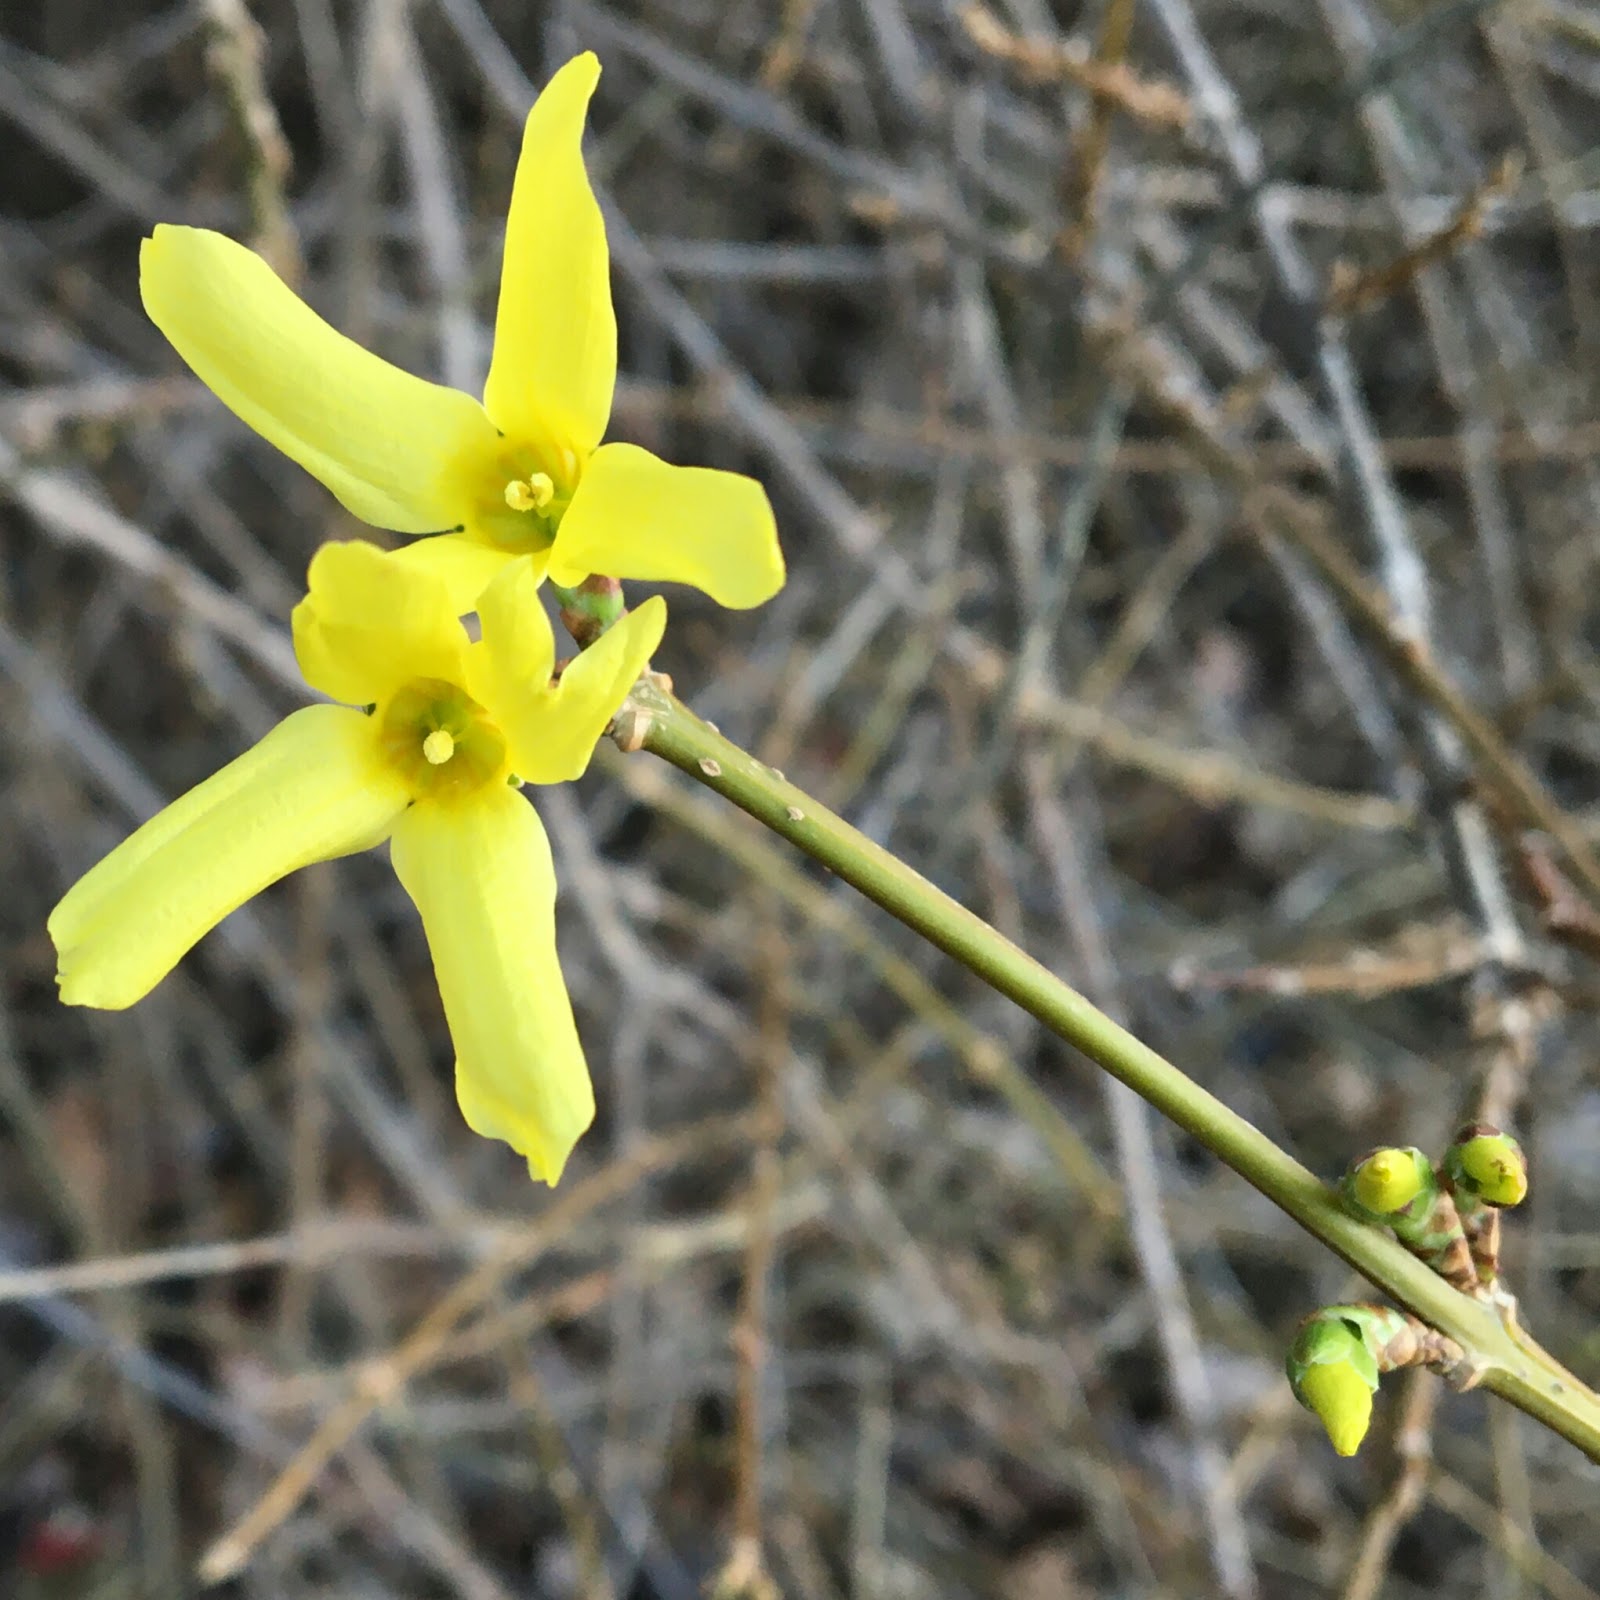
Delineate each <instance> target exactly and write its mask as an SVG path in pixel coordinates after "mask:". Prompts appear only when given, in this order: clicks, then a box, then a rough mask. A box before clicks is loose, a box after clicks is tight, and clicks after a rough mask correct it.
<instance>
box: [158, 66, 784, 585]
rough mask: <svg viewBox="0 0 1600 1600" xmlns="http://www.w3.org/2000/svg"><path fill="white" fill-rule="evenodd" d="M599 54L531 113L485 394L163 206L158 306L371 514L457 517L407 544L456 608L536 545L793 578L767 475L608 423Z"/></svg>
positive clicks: (205, 371)
mask: <svg viewBox="0 0 1600 1600" xmlns="http://www.w3.org/2000/svg"><path fill="white" fill-rule="evenodd" d="M599 76H600V63H599V62H598V61H597V60H596V59H595V57H594V56H593V55H592V54H586V55H581V56H577V57H575V58H574V59H573V60H571V61H569V62H568V63H567V64H566V65H565V66H564V67H562V68H561V70H560V71H559V72H557V73H556V75H555V76H554V77H553V78H552V79H551V80H550V83H549V85H548V86H547V87H546V89H545V91H544V93H543V94H542V95H540V96H539V99H538V101H537V102H536V103H535V105H534V107H533V110H532V111H531V112H530V113H529V115H528V122H527V128H526V131H525V132H524V135H523V141H522V155H521V159H520V160H519V162H518V164H517V175H516V181H515V183H514V185H513V188H512V193H511V210H510V215H509V216H508V218H507V220H506V241H505V258H504V263H503V268H502V273H501V278H500V304H499V312H498V315H497V317H496V321H495V334H494V357H493V360H492V361H491V363H490V367H489V378H488V382H487V384H486V386H485V388H484V394H483V403H482V404H481V405H480V404H479V403H478V401H477V400H476V399H474V398H473V397H472V396H471V395H468V394H463V393H462V392H461V391H460V390H457V389H448V388H445V387H443V386H441V385H439V384H436V383H428V382H425V381H424V380H423V379H421V378H417V377H413V376H412V375H411V374H410V373H407V372H402V371H401V370H400V369H399V368H398V367H393V366H391V365H390V364H389V363H388V362H386V361H383V360H381V359H380V358H379V357H378V356H375V355H373V354H372V353H371V352H370V351H367V350H364V349H362V348H361V346H360V345H358V344H355V343H353V342H352V341H351V340H349V339H346V338H345V337H344V336H343V335H342V334H339V333H336V332H335V331H334V330H333V329H332V328H331V327H329V326H328V324H327V323H326V322H324V321H323V320H322V319H321V318H320V317H319V316H317V314H316V313H315V312H314V311H312V310H311V309H310V308H309V307H308V306H306V305H305V304H304V303H303V302H302V301H301V300H299V299H298V298H297V297H296V296H295V295H294V294H293V293H292V292H291V290H290V289H289V288H288V287H287V285H285V284H284V283H283V282H282V281H281V280H280V279H279V278H278V277H277V276H276V275H275V274H274V273H273V271H272V269H271V268H270V267H269V266H268V265H267V264H266V262H265V261H263V260H262V259H261V258H260V257H259V256H256V255H254V254H252V253H251V252H250V251H249V250H246V249H245V248H244V247H243V246H242V245H239V244H235V243H234V242H233V241H232V240H231V239H227V238H224V237H223V236H222V235H221V234H218V233H212V232H209V231H208V230H205V229H201V228H179V227H166V226H163V227H158V228H157V229H156V230H155V233H154V234H153V236H152V237H151V238H149V239H146V240H145V242H144V246H143V249H142V250H141V252H140V262H139V264H140V277H139V285H140V291H141V293H142V295H143V297H144V304H145V309H146V310H147V311H148V312H149V313H150V316H151V318H152V320H153V321H154V322H155V324H156V326H157V327H158V328H160V329H161V331H162V332H163V333H164V334H165V335H166V336H167V338H168V339H170V340H171V341H172V343H173V345H174V346H175V347H176V348H177V351H178V353H179V354H180V355H181V356H182V357H183V359H184V360H185V361H187V362H188V363H189V365H190V366H191V367H192V368H193V369H194V371H195V373H196V374H197V375H198V376H199V377H200V378H201V380H202V381H203V382H205V383H206V384H207V385H208V386H209V387H210V388H211V389H212V390H213V391H214V392H215V394H216V395H217V397H218V398H219V399H220V400H222V402H223V403H224V404H225V405H227V406H228V407H229V408H230V409H231V410H233V411H234V412H235V413H236V414H237V415H238V416H239V417H240V418H241V419H242V420H243V421H245V422H246V423H248V424H249V425H250V427H252V428H254V429H255V430H256V432H257V433H259V434H261V435H263V436H264V437H265V438H267V439H270V440H271V441H272V442H273V443H274V444H275V445H277V447H278V448H279V449H280V450H282V451H283V452H284V453H285V454H286V455H289V456H291V457H293V459H294V460H296V461H298V462H299V463H300V465H301V466H303V467H304V468H305V469H306V470H307V471H308V472H310V473H311V474H312V475H313V476H315V477H317V478H318V479H320V480H321V481H322V482H323V483H324V484H326V485H327V487H328V488H329V489H331V490H332V491H333V493H334V494H335V495H336V496H337V497H338V498H339V500H340V501H341V502H342V503H343V504H344V505H345V506H346V507H347V508H348V509H349V510H350V511H351V512H353V513H354V514H355V515H356V516H357V517H359V518H361V520H362V521H364V522H368V523H371V524H372V525H373V526H375V527H379V528H389V529H392V530H394V531H395V532H398V533H407V534H421V533H446V534H448V537H446V538H444V539H439V540H427V541H424V542H422V543H421V544H418V545H415V546H412V547H410V549H409V550H408V551H406V552H404V554H405V555H406V556H407V557H408V558H409V559H412V560H415V561H417V562H419V563H420V564H424V565H427V566H430V567H432V568H434V569H435V570H437V571H439V572H440V573H441V575H442V576H444V577H445V579H446V580H447V581H448V582H449V583H450V585H451V589H452V593H453V595H454V597H455V601H456V607H457V610H458V611H463V612H464V611H468V610H470V609H471V607H472V602H473V601H474V600H476V598H477V596H478V594H479V593H480V592H481V591H482V589H483V586H484V584H485V583H486V582H487V581H488V579H489V577H491V576H492V575H493V573H494V572H495V571H496V570H498V567H499V566H500V565H501V564H502V563H503V562H504V561H505V560H507V559H508V558H509V557H511V556H517V555H524V554H527V555H531V556H533V558H534V560H535V562H536V563H537V564H538V569H539V571H540V572H541V574H542V573H543V572H544V570H545V569H546V568H548V574H549V576H550V577H551V579H552V580H553V581H554V582H556V583H558V584H561V585H563V586H567V587H570V586H572V585H574V584H577V583H580V582H581V581H582V580H583V579H584V578H586V577H588V576H589V575H590V574H591V573H599V574H602V575H604V576H606V577H611V578H638V579H643V580H646V581H655V582H670V583H688V584H693V585H694V586H695V587H697V588H699V589H703V590H704V591H705V592H706V593H707V594H709V595H710V596H711V597H712V598H713V599H714V600H717V601H719V602H720V603H721V604H723V605H726V606H754V605H759V604H760V603H761V602H762V601H764V600H769V599H771V597H772V596H773V595H774V594H776V593H777V591H778V589H779V588H780V587H782V584H783V578H784V569H783V557H782V555H781V554H780V552H779V549H778V540H777V529H776V526H775V524H774V521H773V516H772V508H771V506H770V505H769V504H768V502H767V497H766V493H765V491H764V490H763V489H762V488H761V486H760V484H758V483H757V482H755V480H754V479H752V478H746V477H741V476H739V475H738V474H736V473H731V472H716V471H711V470H709V469H707V468H702V467H674V466H669V465H668V464H667V463H666V462H664V461H660V460H658V459H657V458H656V457H655V456H653V455H651V454H650V453H649V452H648V451H646V450H641V449H639V448H638V447H637V446H635V445H631V444H606V445H602V444H601V443H600V440H601V438H602V436H603V435H604V433H605V429H606V423H607V421H608V419H609V417H610V414H611V399H612V390H613V389H614V387H615V384H616V376H617V323H616V315H615V313H614V312H613V310H612V305H611V280H610V266H609V255H608V252H607V249H606V235H605V225H604V223H603V221H602V220H601V216H600V208H599V205H598V204H597V203H596V201H595V197H594V192H593V190H592V189H591V188H590V187H589V179H588V175H587V173H586V172H585V171H584V166H583V152H582V140H583V123H584V114H585V111H586V110H587V108H588V104H589V97H590V96H591V95H592V94H593V92H594V87H595V84H596V82H597V81H598V79H599Z"/></svg>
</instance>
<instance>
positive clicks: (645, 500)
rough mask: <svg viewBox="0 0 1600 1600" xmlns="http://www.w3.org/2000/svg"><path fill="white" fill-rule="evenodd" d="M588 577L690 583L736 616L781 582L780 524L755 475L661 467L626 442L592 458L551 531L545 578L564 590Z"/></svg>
mask: <svg viewBox="0 0 1600 1600" xmlns="http://www.w3.org/2000/svg"><path fill="white" fill-rule="evenodd" d="M593 572H598V573H602V574H604V575H605V576H606V577H608V578H638V579H641V580H643V581H645V582H654V583H688V584H693V585H694V587H695V588H697V589H703V590H704V591H705V592H706V593H707V594H708V595H710V596H711V598H712V599H713V600H715V601H717V602H718V604H720V605H725V606H733V607H735V608H739V609H742V608H744V607H746V606H758V605H760V604H761V603H762V602H763V601H764V600H770V599H771V598H772V597H773V595H775V594H776V593H777V592H778V590H779V589H781V588H782V587H783V578H784V571H783V553H782V552H781V551H780V550H779V549H778V526H777V523H776V522H775V521H774V519H773V515H772V507H771V505H770V504H769V503H768V501H767V495H766V491H765V490H764V489H763V488H762V487H761V485H760V484H759V483H757V482H756V481H755V479H754V478H744V477H741V476H740V475H739V474H738V473H736V472H715V471H712V470H711V469H710V468H708V467H674V466H669V465H668V464H667V463H666V462H665V461H661V460H658V459H657V458H656V457H655V456H653V455H651V454H650V452H649V451H648V450H641V449H639V448H638V446H637V445H631V444H608V445H604V446H602V447H601V448H600V449H599V450H597V451H596V452H595V454H594V456H593V457H592V458H591V459H590V461H589V464H588V466H587V467H586V468H585V469H584V473H583V477H582V478H581V479H580V480H579V483H578V492H577V494H576V495H575V496H574V497H573V500H572V504H571V506H569V507H568V509H567V514H566V515H565V516H564V517H563V518H562V520H561V526H560V527H559V528H558V529H557V530H556V540H555V545H554V547H553V548H552V549H551V551H550V577H551V579H552V581H553V582H555V583H559V584H561V585H562V586H563V587H564V588H570V587H571V586H572V585H573V584H576V583H581V582H582V581H583V580H584V579H585V578H586V577H588V576H589V574H590V573H593Z"/></svg>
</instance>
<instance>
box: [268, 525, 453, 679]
mask: <svg viewBox="0 0 1600 1600" xmlns="http://www.w3.org/2000/svg"><path fill="white" fill-rule="evenodd" d="M306 583H307V587H308V589H309V591H310V592H309V593H308V594H307V595H306V597H305V599H304V600H302V601H301V602H300V604H299V605H297V606H296V607H295V608H294V612H293V615H292V617H291V619H290V621H291V625H292V627H293V629H294V651H295V656H296V657H297V659H298V660H299V662H300V671H301V672H302V673H303V674H304V675H305V680H306V682H307V683H309V684H310V685H311V687H312V688H313V689H320V690H321V691H322V692H323V693H324V694H326V695H331V696H332V697H333V698H334V699H335V700H343V701H344V702H345V703H346V704H347V705H370V704H372V703H373V702H375V701H379V700H386V699H387V698H388V697H389V696H390V695H391V694H393V693H394V691H395V690H396V689H398V688H399V687H400V686H401V685H402V684H405V683H408V682H410V681H411V680H412V679H414V678H443V679H445V680H446V681H447V682H450V683H463V682H465V660H466V649H467V642H468V641H467V635H466V630H465V629H464V628H463V627H462V626H461V622H460V613H459V612H458V611H457V609H456V603H455V601H456V598H457V597H456V596H452V594H451V592H450V586H449V584H447V583H445V582H443V581H441V580H440V579H439V578H437V577H435V576H434V575H433V573H431V572H430V571H428V570H427V569H426V568H425V567H424V566H422V565H419V564H418V563H416V562H415V561H413V560H410V559H408V558H407V557H406V556H405V555H404V554H403V553H401V552H395V553H393V554H390V553H388V552H386V551H383V550H380V549H378V547H377V546H376V545H371V544H367V543H365V542H364V541H362V540H360V539H351V540H347V541H344V542H342V543H334V544H325V545H323V546H322V548H321V549H319V550H318V551H317V553H316V554H315V555H314V556H313V557H312V558H311V569H310V571H309V572H308V574H307V576H306Z"/></svg>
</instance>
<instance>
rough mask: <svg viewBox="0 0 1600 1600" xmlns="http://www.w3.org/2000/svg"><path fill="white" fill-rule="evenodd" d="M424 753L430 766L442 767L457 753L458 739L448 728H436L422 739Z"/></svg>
mask: <svg viewBox="0 0 1600 1600" xmlns="http://www.w3.org/2000/svg"><path fill="white" fill-rule="evenodd" d="M422 753H423V755H425V756H426V757H427V758H428V763H429V765H430V766H435V767H442V766H443V765H444V764H445V762H447V761H448V760H449V759H450V757H451V756H453V755H454V754H455V753H456V741H455V739H454V738H453V737H452V735H451V733H450V730H449V729H448V728H435V729H434V730H433V732H432V733H430V734H429V735H428V737H427V738H426V739H424V740H423V741H422Z"/></svg>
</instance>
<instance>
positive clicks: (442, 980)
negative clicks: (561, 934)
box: [392, 784, 594, 1183]
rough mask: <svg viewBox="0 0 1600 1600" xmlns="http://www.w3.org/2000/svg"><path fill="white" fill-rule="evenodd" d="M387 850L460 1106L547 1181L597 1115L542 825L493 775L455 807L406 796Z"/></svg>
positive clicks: (478, 1129) (475, 1125)
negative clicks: (413, 920)
mask: <svg viewBox="0 0 1600 1600" xmlns="http://www.w3.org/2000/svg"><path fill="white" fill-rule="evenodd" d="M392 851H393V856H394V870H395V872H396V873H397V874H398V875H399V878H400V882H401V883H402V884H403V885H404V886H405V890H406V893H407V894H409V895H410V896H411V898H412V899H413V900H414V901H415V902H416V906H417V910H418V911H420V912H421V913H422V926H423V928H424V930H425V931H426V932H427V935H428V948H429V950H430V951H431V952H432V954H433V969H434V972H435V973H436V974H437V976H438V980H439V995H440V998H441V999H442V1000H443V1001H444V1014H445V1020H446V1022H448V1023H449V1025H450V1037H451V1038H452V1040H454V1042H455V1048H456V1098H457V1099H458V1100H459V1101H460V1103H461V1114H462V1115H463V1116H464V1117H465V1118H466V1120H467V1124H468V1126H469V1127H471V1128H472V1130H473V1131H474V1132H475V1133H481V1134H482V1135H484V1137H485V1138H489V1139H504V1140H505V1142H506V1143H507V1144H509V1145H510V1146H511V1147H512V1149H514V1150H516V1151H518V1152H519V1153H520V1154H521V1155H523V1156H525V1157H526V1158H527V1161H528V1169H529V1171H530V1172H532V1173H533V1175H534V1177H536V1178H542V1179H543V1180H544V1181H545V1182H546V1183H554V1182H555V1181H556V1180H557V1179H558V1178H559V1177H560V1176H561V1171H562V1168H563V1167H565V1165H566V1163H567V1157H568V1155H570V1154H571V1152H572V1147H573V1145H575V1144H576V1143H577V1142H578V1137H579V1135H580V1134H582V1132H583V1131H584V1129H585V1128H587V1127H588V1126H589V1124H590V1122H591V1121H593V1119H594V1093H593V1091H592V1090H591V1089H590V1087H589V1069H588V1067H587V1066H586V1065H585V1064H584V1059H583V1047H582V1046H581V1045H580V1044H579V1043H578V1030H577V1027H576V1025H575V1024H574V1022H573V1020H572V1003H571V1001H570V1000H568V998H567V989H566V985H565V983H563V982H562V979H561V968H560V965H559V964H558V962H557V960H556V921H555V901H556V876H555V866H554V864H553V862H552V861H551V859H550V844H549V841H548V840H547V839H546V837H545V832H544V827H543V825H542V824H541V823H540V821H539V818H538V817H537V816H536V815H535V813H534V809H533V807H532V806H530V805H529V804H528V802H527V801H526V800H525V799H524V798H523V796H522V795H521V794H519V793H518V792H517V791H516V790H515V789H512V788H510V787H509V786H507V785H501V784H496V785H493V786H491V787H490V788H487V789H484V790H482V791H480V793H478V794H477V795H474V796H473V797H472V799H471V800H470V801H466V802H464V803H461V804H457V805H438V804H433V803H429V802H426V801H424V802H419V803H418V804H417V805H414V806H413V807H412V808H411V809H410V810H409V811H408V812H406V814H405V815H404V816H403V817H402V818H401V819H400V821H399V822H398V823H397V824H396V825H395V830H394V840H393V845H392Z"/></svg>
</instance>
